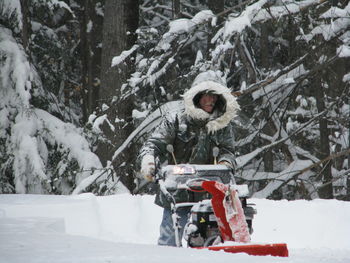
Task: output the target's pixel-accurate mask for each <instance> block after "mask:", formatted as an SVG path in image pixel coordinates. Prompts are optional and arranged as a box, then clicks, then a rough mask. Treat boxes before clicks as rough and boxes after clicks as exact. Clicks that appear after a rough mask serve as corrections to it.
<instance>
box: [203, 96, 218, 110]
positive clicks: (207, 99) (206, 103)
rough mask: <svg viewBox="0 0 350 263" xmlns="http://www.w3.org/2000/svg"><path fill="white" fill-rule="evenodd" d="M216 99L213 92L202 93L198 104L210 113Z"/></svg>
mask: <svg viewBox="0 0 350 263" xmlns="http://www.w3.org/2000/svg"><path fill="white" fill-rule="evenodd" d="M217 100H218V95H215V94H203V95H202V97H201V98H200V99H199V106H200V107H201V109H202V110H204V111H206V112H208V113H212V112H213V109H214V106H215V103H216V101H217Z"/></svg>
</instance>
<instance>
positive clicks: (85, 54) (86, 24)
mask: <svg viewBox="0 0 350 263" xmlns="http://www.w3.org/2000/svg"><path fill="white" fill-rule="evenodd" d="M97 5H98V6H101V5H102V4H101V0H86V1H84V3H83V11H82V14H81V17H82V18H81V20H82V22H81V30H80V31H81V58H82V97H83V121H84V122H86V121H87V119H88V117H89V115H90V114H91V113H92V112H93V111H94V110H95V109H96V108H97V106H98V99H99V88H100V82H101V81H100V74H101V44H102V26H103V17H102V16H101V14H98V13H96V6H97Z"/></svg>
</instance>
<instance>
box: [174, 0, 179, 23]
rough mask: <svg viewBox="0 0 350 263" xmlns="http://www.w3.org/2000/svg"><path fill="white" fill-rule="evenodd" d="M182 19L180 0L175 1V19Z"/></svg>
mask: <svg viewBox="0 0 350 263" xmlns="http://www.w3.org/2000/svg"><path fill="white" fill-rule="evenodd" d="M179 17H180V0H173V19H177V18H179Z"/></svg>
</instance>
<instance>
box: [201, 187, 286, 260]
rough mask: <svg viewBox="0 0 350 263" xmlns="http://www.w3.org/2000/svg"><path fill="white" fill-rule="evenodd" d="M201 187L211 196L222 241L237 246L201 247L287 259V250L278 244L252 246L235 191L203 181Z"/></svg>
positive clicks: (282, 244) (284, 246) (281, 244)
mask: <svg viewBox="0 0 350 263" xmlns="http://www.w3.org/2000/svg"><path fill="white" fill-rule="evenodd" d="M202 187H203V189H205V190H206V191H208V192H209V193H210V194H211V195H212V199H211V204H212V207H213V210H214V214H215V216H216V220H217V223H218V227H219V230H220V233H221V237H222V239H223V241H233V242H238V243H239V244H237V245H236V244H235V245H227V246H209V247H202V248H207V249H209V250H214V251H219V250H223V251H225V252H230V253H247V254H249V255H255V256H266V255H271V256H279V257H288V248H287V245H286V244H284V243H280V244H253V243H250V235H249V231H248V226H247V222H246V220H245V216H244V211H243V208H242V204H241V202H240V200H239V198H238V194H237V191H236V190H235V189H232V188H230V185H225V184H222V183H220V182H216V181H204V182H202Z"/></svg>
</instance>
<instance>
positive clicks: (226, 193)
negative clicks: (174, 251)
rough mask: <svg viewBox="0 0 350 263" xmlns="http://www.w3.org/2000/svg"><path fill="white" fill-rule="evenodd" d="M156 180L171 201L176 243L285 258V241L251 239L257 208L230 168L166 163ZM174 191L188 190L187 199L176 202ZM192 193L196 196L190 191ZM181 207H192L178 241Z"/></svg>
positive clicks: (246, 188)
mask: <svg viewBox="0 0 350 263" xmlns="http://www.w3.org/2000/svg"><path fill="white" fill-rule="evenodd" d="M158 182H159V185H160V190H161V191H162V192H163V194H164V195H165V196H166V198H167V199H168V200H169V202H170V203H171V204H172V213H173V217H172V218H173V227H174V230H175V239H176V245H177V246H179V247H181V246H183V245H186V246H187V247H192V248H198V249H209V250H213V251H219V250H221V251H225V252H230V253H247V254H249V255H257V256H263V255H271V256H280V257H288V249H287V245H286V244H284V243H281V244H260V243H259V244H254V243H252V242H251V238H250V235H251V234H252V232H253V224H252V223H253V218H254V215H255V214H256V210H255V209H254V208H253V205H252V204H248V203H247V196H248V195H249V190H248V187H247V185H237V184H236V183H235V180H234V177H233V170H232V169H231V168H228V167H227V166H225V165H192V164H191V165H190V164H178V165H167V166H164V167H162V168H161V169H160V170H159V171H158ZM176 191H185V192H187V196H188V200H187V201H185V202H181V203H179V202H176V200H175V199H174V197H173V194H174V193H175V192H176ZM193 192H195V193H196V195H193V194H191V193H193ZM193 196H196V198H195V199H193ZM198 196H200V197H198ZM184 206H190V207H191V215H190V216H189V219H188V222H187V224H186V226H185V228H184V232H183V233H184V234H183V238H182V239H181V240H180V238H179V230H180V229H179V228H180V226H179V223H178V216H177V213H176V211H177V209H178V208H180V207H184Z"/></svg>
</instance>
